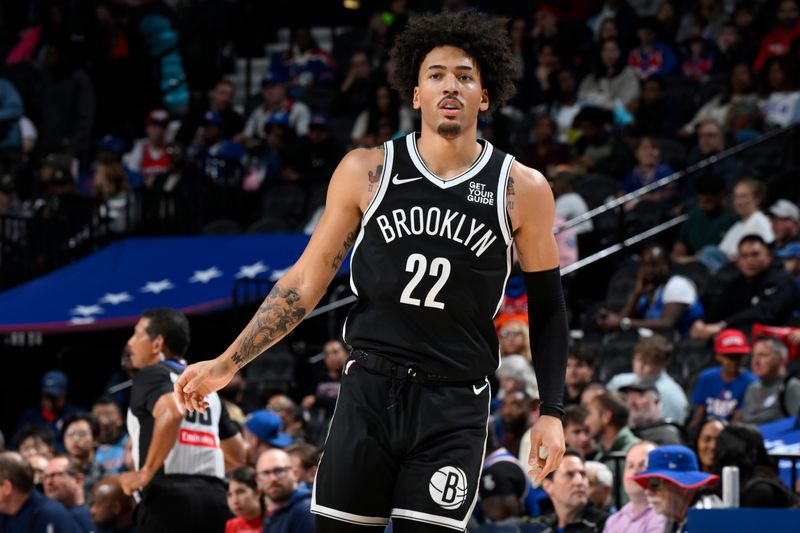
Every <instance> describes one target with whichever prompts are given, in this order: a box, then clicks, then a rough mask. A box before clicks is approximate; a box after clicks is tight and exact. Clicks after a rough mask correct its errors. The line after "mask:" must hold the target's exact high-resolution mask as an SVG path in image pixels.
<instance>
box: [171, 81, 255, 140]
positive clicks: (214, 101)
mask: <svg viewBox="0 0 800 533" xmlns="http://www.w3.org/2000/svg"><path fill="white" fill-rule="evenodd" d="M235 96H236V87H235V85H234V84H233V83H232V82H230V81H228V80H219V81H218V82H217V83H216V85H214V88H213V89H211V91H210V92H209V94H208V103H207V104H206V105H205V106H204V107H201V108H197V109H194V110H191V111H190V112H189V113H188V114H187V116H186V117H185V118H184V119H183V121H182V122H181V127H180V129H179V130H178V133H177V135H176V137H175V140H176V141H177V142H179V143H180V144H182V145H183V146H189V145H190V144H192V143H193V142H194V140H195V137H197V134H198V133H199V130H200V128H202V123H203V117H204V116H205V114H206V113H207V112H208V111H214V112H215V113H219V114H220V116H221V117H222V136H223V138H225V139H232V138H234V137H235V136H237V135H238V134H240V133H241V132H242V130H243V129H244V119H242V116H241V115H240V114H239V113H237V112H236V111H235V110H234V109H233V99H234V97H235Z"/></svg>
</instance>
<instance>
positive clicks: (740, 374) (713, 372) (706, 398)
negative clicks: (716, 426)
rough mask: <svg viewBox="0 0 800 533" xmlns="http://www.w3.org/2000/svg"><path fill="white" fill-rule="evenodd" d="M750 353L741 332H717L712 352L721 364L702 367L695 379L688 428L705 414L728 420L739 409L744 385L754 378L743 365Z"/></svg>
mask: <svg viewBox="0 0 800 533" xmlns="http://www.w3.org/2000/svg"><path fill="white" fill-rule="evenodd" d="M749 353H750V344H749V343H748V342H747V338H746V337H745V335H744V333H742V332H741V331H739V330H736V329H726V330H723V331H721V332H720V333H719V334H718V335H717V337H716V338H715V339H714V355H715V356H716V359H717V362H719V363H720V366H715V367H713V368H709V369H707V370H704V371H703V372H701V373H700V376H699V377H698V378H697V383H696V384H695V386H694V391H693V392H692V406H693V407H694V414H693V415H692V419H691V421H690V422H689V427H697V425H698V424H699V423H700V421H701V420H703V419H704V418H705V417H716V418H721V419H724V420H730V419H731V418H733V416H734V414H735V413H736V412H737V411H738V410H740V409H741V408H742V402H743V400H744V393H745V391H746V390H747V387H748V386H749V385H750V384H751V383H753V382H754V381H756V379H757V378H756V377H755V376H754V375H753V374H751V373H750V371H749V370H747V369H746V368H744V366H743V364H742V359H744V357H745V356H747V355H748V354H749Z"/></svg>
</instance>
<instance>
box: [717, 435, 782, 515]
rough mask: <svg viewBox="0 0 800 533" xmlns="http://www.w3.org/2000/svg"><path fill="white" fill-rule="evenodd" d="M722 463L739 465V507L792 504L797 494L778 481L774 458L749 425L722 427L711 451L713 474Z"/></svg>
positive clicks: (720, 470)
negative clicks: (712, 453) (712, 452)
mask: <svg viewBox="0 0 800 533" xmlns="http://www.w3.org/2000/svg"><path fill="white" fill-rule="evenodd" d="M726 466H736V467H738V468H739V487H740V488H739V504H740V506H741V507H779V508H785V507H793V506H795V505H797V496H796V495H794V494H792V493H791V491H789V489H788V488H787V487H786V486H785V485H784V484H783V483H782V482H781V480H780V478H779V477H778V469H777V466H776V463H775V460H774V459H773V458H772V457H770V456H769V454H768V453H767V449H766V447H765V446H764V437H762V436H761V433H759V431H758V428H756V427H755V426H752V425H750V424H731V425H730V426H728V427H726V428H725V429H723V430H722V432H721V433H720V434H719V437H718V438H717V445H716V449H715V450H714V467H715V471H714V473H716V474H717V475H721V474H722V469H723V468H724V467H726Z"/></svg>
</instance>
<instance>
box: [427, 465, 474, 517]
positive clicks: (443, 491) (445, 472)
mask: <svg viewBox="0 0 800 533" xmlns="http://www.w3.org/2000/svg"><path fill="white" fill-rule="evenodd" d="M428 491H429V492H430V493H431V498H432V499H433V501H434V502H436V503H437V504H438V505H440V506H441V507H443V508H444V509H448V510H453V509H458V508H459V507H461V506H462V505H463V504H464V502H465V501H466V500H467V475H466V474H465V473H464V471H463V470H461V469H460V468H456V467H455V466H445V467H442V468H440V469H439V470H437V471H436V472H434V474H433V475H432V476H431V482H430V483H429V484H428Z"/></svg>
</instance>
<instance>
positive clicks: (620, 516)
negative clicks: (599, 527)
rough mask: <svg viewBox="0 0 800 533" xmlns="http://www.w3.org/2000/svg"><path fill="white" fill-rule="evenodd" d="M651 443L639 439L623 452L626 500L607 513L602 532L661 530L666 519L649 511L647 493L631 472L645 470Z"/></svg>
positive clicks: (654, 531)
mask: <svg viewBox="0 0 800 533" xmlns="http://www.w3.org/2000/svg"><path fill="white" fill-rule="evenodd" d="M655 447H656V446H655V444H653V443H652V442H648V441H642V442H638V443H636V444H634V445H633V446H631V447H630V449H629V450H628V453H627V454H625V470H624V474H623V476H624V477H623V487H624V488H625V494H627V495H628V500H629V501H628V503H626V504H625V505H624V506H623V507H622V509H620V510H619V511H617V512H616V513H614V514H612V515H611V516H609V517H608V520H607V521H606V526H605V529H603V533H632V532H633V531H640V532H643V533H661V532H663V531H664V523H665V521H666V519H665V518H664V517H663V516H662V515H659V514H656V512H655V511H653V508H652V507H650V503H649V502H648V501H647V495H646V494H645V491H644V489H643V488H642V487H640V486H639V484H638V483H636V482H635V481H633V476H635V475H637V474H639V473H641V472H643V471H645V470H647V457H648V454H649V453H650V452H651V451H653V450H654V449H655Z"/></svg>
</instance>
